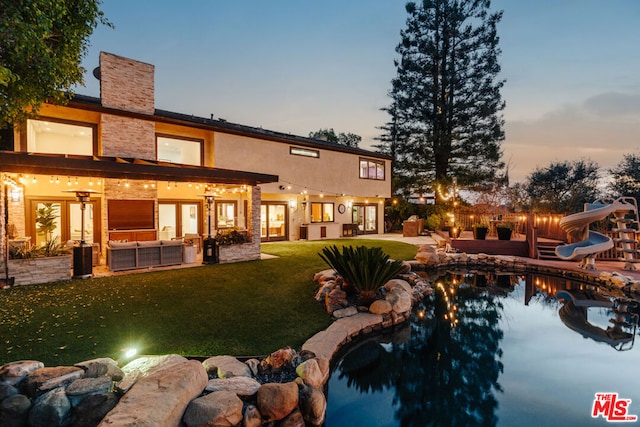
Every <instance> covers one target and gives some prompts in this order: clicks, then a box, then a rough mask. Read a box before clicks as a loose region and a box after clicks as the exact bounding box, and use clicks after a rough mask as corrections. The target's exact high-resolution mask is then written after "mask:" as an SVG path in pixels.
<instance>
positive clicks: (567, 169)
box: [525, 160, 599, 213]
mask: <svg viewBox="0 0 640 427" xmlns="http://www.w3.org/2000/svg"><path fill="white" fill-rule="evenodd" d="M598 175H599V166H598V165H597V164H596V163H594V162H593V161H591V160H576V161H573V162H570V161H563V162H555V163H551V164H550V165H549V166H547V167H546V168H538V169H536V170H535V171H534V172H533V173H531V175H529V176H528V177H527V181H526V184H525V188H526V192H527V195H528V197H529V203H530V207H531V209H533V211H534V212H555V213H573V212H580V211H582V210H583V205H584V203H590V202H593V201H594V200H595V199H597V198H598V193H599V190H598Z"/></svg>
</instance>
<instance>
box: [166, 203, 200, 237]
mask: <svg viewBox="0 0 640 427" xmlns="http://www.w3.org/2000/svg"><path fill="white" fill-rule="evenodd" d="M199 218H200V203H197V202H196V203H194V202H159V203H158V232H159V233H158V234H159V238H160V240H171V239H173V238H176V237H181V236H184V235H185V234H187V233H189V234H200V229H199V227H198V224H200V222H199Z"/></svg>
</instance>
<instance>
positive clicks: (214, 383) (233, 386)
mask: <svg viewBox="0 0 640 427" xmlns="http://www.w3.org/2000/svg"><path fill="white" fill-rule="evenodd" d="M259 388H260V383H259V382H258V381H256V380H254V379H253V378H249V377H231V378H225V379H221V378H214V379H212V380H209V382H208V383H207V388H206V389H205V390H206V391H208V392H213V391H230V392H232V393H235V394H236V395H238V396H240V397H249V396H253V395H254V394H256V393H257V392H258V389H259Z"/></svg>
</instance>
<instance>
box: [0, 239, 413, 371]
mask: <svg viewBox="0 0 640 427" xmlns="http://www.w3.org/2000/svg"><path fill="white" fill-rule="evenodd" d="M330 244H337V245H338V246H341V245H344V244H353V245H354V246H357V245H366V246H381V247H382V248H383V249H384V251H385V252H386V253H388V254H389V255H390V256H391V257H392V258H396V259H412V258H413V257H414V255H415V254H416V248H415V247H414V246H411V245H408V244H404V243H399V242H392V241H382V240H378V241H376V240H361V239H358V240H351V241H349V240H345V239H342V240H336V241H321V242H282V243H270V244H264V245H262V250H263V252H264V253H268V254H272V255H277V256H278V258H274V259H268V260H262V261H252V262H244V263H237V264H226V265H207V266H201V267H197V268H188V269H179V270H171V271H158V272H150V273H142V274H131V275H123V276H116V277H109V278H98V279H91V280H84V281H82V280H73V281H66V282H61V283H56V284H47V285H37V286H18V287H15V288H12V289H10V290H5V291H0V340H1V341H2V345H1V346H0V364H3V363H7V362H10V361H15V360H22V359H35V360H40V361H42V362H44V363H45V365H47V366H56V365H64V364H73V363H77V362H80V361H82V360H86V359H90V358H94V357H112V358H114V359H116V360H118V359H122V356H123V354H122V351H123V349H125V348H128V347H130V346H134V347H136V348H138V349H139V352H141V353H144V354H164V353H178V354H183V355H189V356H211V355H218V354H230V355H235V356H248V355H264V354H268V353H270V352H272V351H274V350H277V349H278V348H280V347H283V346H286V345H290V346H292V347H294V348H299V347H300V346H301V345H302V343H303V342H304V341H306V340H307V339H308V338H309V337H310V336H312V335H313V334H315V333H316V332H318V331H320V330H322V329H324V328H326V327H327V326H328V325H329V323H330V322H331V320H330V318H329V316H328V315H327V313H326V312H325V311H324V310H323V308H322V307H321V306H320V304H318V303H317V302H316V301H315V300H314V299H313V295H314V290H315V286H314V283H313V281H312V277H313V273H315V272H316V271H319V270H322V269H324V268H327V266H326V264H324V262H323V261H322V260H321V259H320V257H319V256H318V252H320V251H321V249H322V247H324V246H325V245H330Z"/></svg>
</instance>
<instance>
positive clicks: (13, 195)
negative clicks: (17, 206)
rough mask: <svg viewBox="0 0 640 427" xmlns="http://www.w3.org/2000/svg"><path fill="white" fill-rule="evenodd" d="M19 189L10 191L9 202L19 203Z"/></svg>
mask: <svg viewBox="0 0 640 427" xmlns="http://www.w3.org/2000/svg"><path fill="white" fill-rule="evenodd" d="M20 193H21V191H20V189H19V188H14V189H12V190H11V201H12V202H15V203H17V202H19V201H20Z"/></svg>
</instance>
